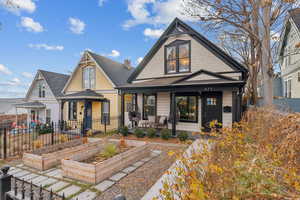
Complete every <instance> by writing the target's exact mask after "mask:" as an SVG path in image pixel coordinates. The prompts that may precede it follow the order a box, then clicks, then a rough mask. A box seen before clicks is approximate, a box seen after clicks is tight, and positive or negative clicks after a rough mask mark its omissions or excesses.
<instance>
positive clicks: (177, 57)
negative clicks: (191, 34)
mask: <svg viewBox="0 0 300 200" xmlns="http://www.w3.org/2000/svg"><path fill="white" fill-rule="evenodd" d="M184 44H188V46H189V65H188V67H189V70H188V71H184V72H180V71H179V59H180V58H179V46H180V45H184ZM174 46H175V49H176V58H175V60H176V70H175V72H169V73H168V71H167V61H168V60H167V49H168V47H174ZM164 48H165V49H164V51H165V52H164V65H165V66H164V68H165V69H164V70H165V75H170V74H183V73H190V72H191V63H192V62H191V55H192V54H191V52H192V48H191V41H190V40H175V41H173V42H171V43H170V44H167V45H165V47H164Z"/></svg>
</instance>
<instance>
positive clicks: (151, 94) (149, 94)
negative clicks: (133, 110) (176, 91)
mask: <svg viewBox="0 0 300 200" xmlns="http://www.w3.org/2000/svg"><path fill="white" fill-rule="evenodd" d="M145 96H154V97H155V111H154V112H155V115H154V116H155V117H157V94H156V93H143V104H142V109H143V120H148V119H146V118H145Z"/></svg>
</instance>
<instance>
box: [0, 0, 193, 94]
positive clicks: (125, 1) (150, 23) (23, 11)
mask: <svg viewBox="0 0 300 200" xmlns="http://www.w3.org/2000/svg"><path fill="white" fill-rule="evenodd" d="M8 1H9V2H10V3H9V4H7V2H8ZM180 9H181V0H0V23H1V27H0V98H11V97H24V96H25V94H26V92H27V89H28V87H29V86H30V84H31V82H32V80H33V77H34V75H35V74H36V71H37V70H38V69H43V70H48V71H54V72H58V73H64V74H70V73H71V72H72V71H73V69H74V68H75V67H76V65H77V63H78V62H79V59H80V56H81V54H82V52H83V51H84V50H87V49H88V50H91V51H93V52H95V53H98V54H101V55H104V56H107V57H110V58H111V59H113V60H116V61H118V62H123V61H124V59H130V60H131V63H132V65H133V66H136V65H137V64H138V63H139V62H140V61H141V60H142V58H143V57H144V56H145V54H146V53H147V52H148V51H149V49H150V48H151V47H152V45H153V44H154V43H155V41H156V40H157V38H158V37H159V36H160V35H161V34H162V33H163V31H164V30H165V29H166V27H167V25H168V24H169V23H170V22H171V21H172V20H173V19H174V18H175V17H179V18H180V19H182V20H184V21H185V22H187V23H191V24H192V26H195V27H196V28H197V27H198V26H196V24H195V23H194V22H195V19H192V18H189V17H187V16H184V15H183V14H182V10H180ZM195 27H194V28H195Z"/></svg>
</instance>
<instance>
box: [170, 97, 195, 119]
mask: <svg viewBox="0 0 300 200" xmlns="http://www.w3.org/2000/svg"><path fill="white" fill-rule="evenodd" d="M177 97H196V120H183V119H180V116H179V119H178V122H184V123H198V122H199V116H198V115H199V95H197V94H184V93H182V94H180V93H178V94H175V101H176V98H177ZM187 104H188V105H187V106H188V107H189V101H187ZM176 109H178V106H177V103H176Z"/></svg>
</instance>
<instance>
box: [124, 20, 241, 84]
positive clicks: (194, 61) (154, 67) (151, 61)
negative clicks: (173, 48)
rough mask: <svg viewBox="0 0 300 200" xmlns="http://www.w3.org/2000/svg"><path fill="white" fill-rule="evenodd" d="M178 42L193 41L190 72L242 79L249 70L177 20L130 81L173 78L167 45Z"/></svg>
mask: <svg viewBox="0 0 300 200" xmlns="http://www.w3.org/2000/svg"><path fill="white" fill-rule="evenodd" d="M175 40H189V41H191V72H190V73H193V72H195V71H198V70H200V69H207V70H209V71H214V72H228V71H238V72H242V73H243V78H245V77H246V73H247V69H246V68H245V67H243V66H242V65H241V64H239V63H238V62H237V61H235V60H234V59H233V58H232V57H230V56H228V55H227V54H226V53H225V52H224V51H222V50H221V49H220V48H219V47H217V46H216V45H214V44H213V43H212V42H210V41H209V40H207V39H206V38H205V37H203V36H202V35H200V34H199V33H198V32H196V31H195V30H193V29H192V28H191V27H189V26H188V25H186V24H185V23H184V22H182V21H181V20H179V19H177V18H176V19H175V20H174V21H173V22H172V23H171V25H170V26H169V27H168V28H167V30H166V31H165V32H164V33H163V34H162V36H161V37H160V39H159V40H158V41H157V42H156V43H155V45H154V46H153V47H152V49H151V50H150V51H149V52H148V53H147V55H146V56H145V58H144V59H143V61H142V62H141V63H140V64H139V66H138V67H137V68H136V70H135V72H134V73H133V74H132V75H131V76H130V77H129V80H128V81H129V82H132V81H136V80H140V79H149V78H157V77H166V76H171V75H165V73H164V62H165V60H164V46H165V45H167V44H169V43H171V42H173V41H175ZM181 75H182V74H181ZM185 75H186V74H185Z"/></svg>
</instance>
